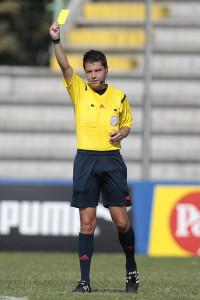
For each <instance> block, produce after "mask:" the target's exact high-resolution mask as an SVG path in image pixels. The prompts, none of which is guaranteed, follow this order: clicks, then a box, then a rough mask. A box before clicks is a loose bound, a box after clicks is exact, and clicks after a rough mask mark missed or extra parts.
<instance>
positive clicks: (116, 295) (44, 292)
mask: <svg viewBox="0 0 200 300" xmlns="http://www.w3.org/2000/svg"><path fill="white" fill-rule="evenodd" d="M77 257H78V256H77V255H76V254H72V253H66V254H63V253H0V299H3V296H10V297H11V296H12V297H17V298H18V297H19V298H22V297H26V298H27V299H28V300H36V299H40V300H67V299H74V300H75V299H94V300H97V299H99V300H100V299H101V300H102V299H109V300H112V299H133V298H134V299H137V300H140V299H142V300H147V299H148V300H150V299H152V300H161V299H162V300H168V299H170V300H171V299H174V300H178V299H181V300H184V299H187V300H189V299H195V300H197V299H200V258H197V257H196V258H192V257H190V258H151V257H143V256H139V257H137V262H138V269H139V273H140V279H141V284H140V289H139V293H138V294H137V295H132V294H126V293H125V292H124V286H125V278H124V275H125V270H124V257H123V256H122V255H121V254H97V253H96V254H94V256H93V263H92V267H91V285H92V288H93V292H92V293H91V294H73V293H72V292H71V290H72V288H73V287H74V285H75V284H76V282H77V281H78V280H79V264H78V259H77ZM9 299H12V298H9Z"/></svg>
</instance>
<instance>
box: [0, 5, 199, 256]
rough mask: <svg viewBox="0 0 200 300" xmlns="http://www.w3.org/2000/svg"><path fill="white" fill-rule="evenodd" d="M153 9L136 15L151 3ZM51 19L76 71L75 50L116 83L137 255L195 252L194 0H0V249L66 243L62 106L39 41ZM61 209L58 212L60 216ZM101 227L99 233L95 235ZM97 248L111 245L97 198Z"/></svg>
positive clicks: (64, 99) (67, 158)
mask: <svg viewBox="0 0 200 300" xmlns="http://www.w3.org/2000/svg"><path fill="white" fill-rule="evenodd" d="M151 5H152V7H153V9H152V16H151V18H150V14H148V13H147V14H146V13H145V6H146V8H147V12H148V11H150V10H148V9H149V8H150V7H151ZM64 6H68V7H69V8H70V11H71V12H70V16H69V19H68V21H67V23H66V25H65V26H63V28H62V40H63V45H64V47H65V49H66V51H67V52H68V53H69V60H70V61H71V64H72V65H73V66H74V68H75V69H76V70H77V71H78V72H79V73H80V74H81V75H83V74H82V70H81V66H82V64H81V58H82V54H83V53H84V51H85V50H87V49H89V48H99V49H101V50H103V51H105V53H106V54H107V55H108V62H109V72H110V73H109V82H110V83H112V84H114V85H116V86H118V87H121V88H122V89H123V90H124V91H126V93H127V96H128V98H129V100H130V103H131V105H132V107H133V114H134V127H133V130H132V132H131V135H130V136H129V138H128V139H126V140H125V141H124V142H123V150H122V153H123V155H124V157H125V160H126V162H127V166H128V176H129V185H130V189H131V191H132V194H133V197H134V209H133V210H132V212H130V214H132V215H133V222H134V226H135V230H136V252H137V254H149V255H154V256H158V255H159V256H160V255H163V256H165V255H166V256H190V255H199V253H200V250H199V248H200V181H199V180H200V165H199V162H200V155H199V153H200V142H199V133H200V129H199V128H200V88H199V77H200V58H199V50H200V38H199V36H200V35H199V31H200V23H199V20H200V3H199V1H195V0H192V1H185V0H182V1H180V0H179V1H178V0H177V1H176V0H174V1H171V0H165V1H162V0H159V1H154V2H153V1H150V0H149V1H133V0H132V1H128V0H126V1H117V0H116V1H111V0H110V1H79V0H76V1H75V0H73V1H54V2H53V1H25V2H23V1H22V2H20V1H11V0H10V1H9V0H8V1H1V3H0V14H1V21H0V28H1V31H0V37H1V44H0V63H1V66H0V250H3V251H5V250H22V251H23V250H27V251H30V250H37V251H38V250H45V251H74V250H75V249H76V237H77V230H78V229H77V228H78V216H77V213H76V212H74V210H72V209H70V210H69V209H68V208H69V205H68V204H69V200H70V195H71V177H72V164H73V157H74V154H75V132H74V125H73V109H72V107H71V104H70V101H69V97H68V95H67V94H66V92H65V89H64V87H63V83H62V78H61V73H60V71H59V70H58V67H57V65H56V63H55V58H54V55H53V52H52V48H51V43H50V40H49V34H48V30H49V25H50V24H51V22H52V20H53V19H56V18H57V16H58V13H59V11H60V9H61V8H62V7H64ZM64 216H67V217H64ZM102 233H104V234H102ZM96 250H97V251H103V252H106V251H119V248H118V244H117V241H116V237H115V232H114V228H113V227H112V225H111V222H110V219H109V216H108V215H107V212H106V210H104V209H102V207H101V206H100V208H99V212H98V227H97V230H96Z"/></svg>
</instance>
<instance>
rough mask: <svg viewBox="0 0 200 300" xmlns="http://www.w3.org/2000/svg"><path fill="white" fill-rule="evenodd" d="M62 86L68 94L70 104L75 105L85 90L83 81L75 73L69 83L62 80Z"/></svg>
mask: <svg viewBox="0 0 200 300" xmlns="http://www.w3.org/2000/svg"><path fill="white" fill-rule="evenodd" d="M64 85H65V87H66V89H67V91H68V93H69V96H70V98H71V101H72V103H73V104H76V103H77V101H79V99H80V97H81V94H82V91H83V90H85V86H86V83H85V81H84V80H83V79H82V78H81V77H80V76H78V75H77V74H76V73H75V72H73V74H72V78H71V81H70V82H69V83H68V82H67V81H66V80H65V78H64Z"/></svg>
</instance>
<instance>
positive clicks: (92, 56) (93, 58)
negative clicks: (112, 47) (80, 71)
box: [83, 50, 108, 69]
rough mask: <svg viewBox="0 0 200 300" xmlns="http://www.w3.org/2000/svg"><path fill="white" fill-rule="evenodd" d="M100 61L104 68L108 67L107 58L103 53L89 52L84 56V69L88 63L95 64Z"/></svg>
mask: <svg viewBox="0 0 200 300" xmlns="http://www.w3.org/2000/svg"><path fill="white" fill-rule="evenodd" d="M97 61H100V62H101V64H102V66H103V67H104V68H107V67H108V64H107V59H106V56H105V54H104V53H103V52H101V51H98V50H89V51H87V52H86V53H85V54H84V56H83V68H84V69H85V64H86V63H91V64H92V63H94V62H97Z"/></svg>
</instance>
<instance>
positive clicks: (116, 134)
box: [110, 126, 130, 143]
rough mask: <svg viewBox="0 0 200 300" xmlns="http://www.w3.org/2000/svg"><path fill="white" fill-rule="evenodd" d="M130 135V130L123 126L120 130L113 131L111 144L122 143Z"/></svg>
mask: <svg viewBox="0 0 200 300" xmlns="http://www.w3.org/2000/svg"><path fill="white" fill-rule="evenodd" d="M129 133H130V128H129V127H127V126H123V127H122V128H121V129H120V130H116V131H113V132H112V133H111V135H110V142H111V143H115V142H120V141H121V140H122V139H124V138H125V137H127V136H128V135H129Z"/></svg>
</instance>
